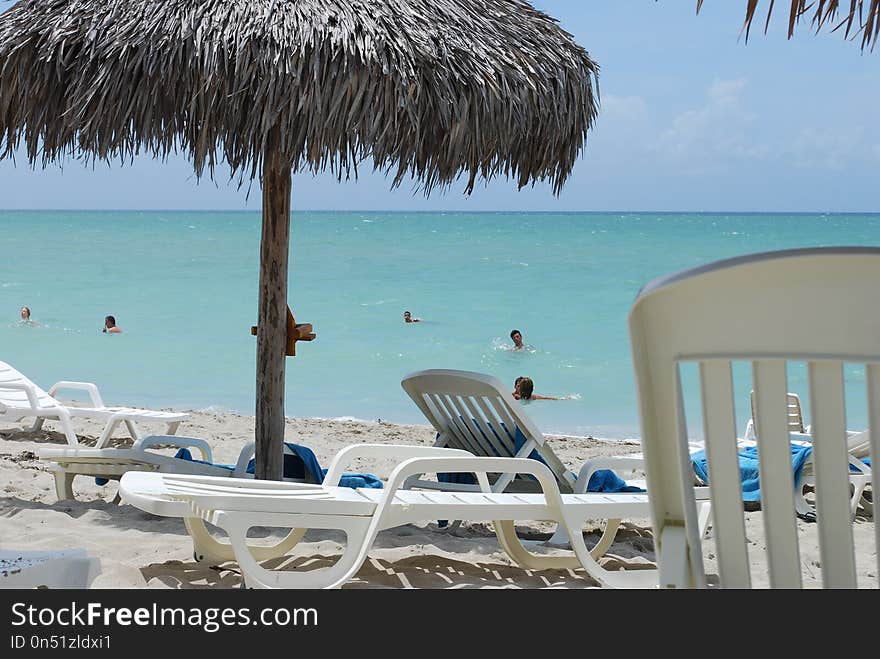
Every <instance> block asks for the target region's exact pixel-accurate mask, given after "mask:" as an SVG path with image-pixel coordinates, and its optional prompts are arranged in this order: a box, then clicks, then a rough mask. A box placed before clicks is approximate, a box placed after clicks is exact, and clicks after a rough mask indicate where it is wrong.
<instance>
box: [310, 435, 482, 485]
mask: <svg viewBox="0 0 880 659" xmlns="http://www.w3.org/2000/svg"><path fill="white" fill-rule="evenodd" d="M451 456H461V457H465V456H466V457H471V458H473V457H474V455H473V453H469V452H468V451H462V450H461V449H455V448H438V447H436V446H407V445H401V444H353V445H351V446H346V447H345V448H344V449H342V450H341V451H339V453H337V454H336V456H335V457H334V458H333V461H332V462H331V463H330V467H329V468H328V469H327V475H326V476H325V477H324V485H338V484H339V480H340V479H341V478H342V474H343V473H344V472H345V470H346V469H347V468H348V467H349V465H350V464H351V462H352V460H354V459H355V458H363V457H374V458H398V459H407V458H426V457H438V458H439V457H451ZM422 473H424V472H422ZM429 473H430V472H429Z"/></svg>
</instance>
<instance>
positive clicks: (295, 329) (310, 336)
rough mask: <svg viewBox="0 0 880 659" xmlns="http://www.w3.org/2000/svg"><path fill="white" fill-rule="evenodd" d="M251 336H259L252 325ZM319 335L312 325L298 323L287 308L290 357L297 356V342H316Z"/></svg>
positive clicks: (255, 327) (288, 353)
mask: <svg viewBox="0 0 880 659" xmlns="http://www.w3.org/2000/svg"><path fill="white" fill-rule="evenodd" d="M251 334H253V335H254V336H256V335H257V326H256V325H251ZM316 338H317V335H316V334H315V333H314V332H313V331H312V324H311V323H297V322H296V320H294V318H293V312H292V311H291V310H290V307H289V306H288V307H287V351H286V354H287V356H288V357H295V356H296V342H297V341H314V340H315V339H316Z"/></svg>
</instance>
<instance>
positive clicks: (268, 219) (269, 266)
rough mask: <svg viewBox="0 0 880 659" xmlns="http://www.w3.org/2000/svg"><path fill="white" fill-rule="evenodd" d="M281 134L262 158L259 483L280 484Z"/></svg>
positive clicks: (284, 206)
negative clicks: (260, 481) (263, 480)
mask: <svg viewBox="0 0 880 659" xmlns="http://www.w3.org/2000/svg"><path fill="white" fill-rule="evenodd" d="M278 137H279V136H278V130H277V128H276V129H273V130H272V131H271V132H270V134H269V136H268V138H267V141H266V150H265V152H264V158H263V232H262V237H261V240H260V299H259V313H258V316H257V402H256V429H255V440H256V456H255V459H256V477H257V478H263V479H271V480H281V476H282V460H283V444H284V369H285V361H286V355H285V353H286V348H287V263H288V250H289V248H290V192H291V173H290V170H291V164H290V162H289V161H288V160H287V159H286V158H284V157H283V156H282V154H281V152H280V149H279V139H278Z"/></svg>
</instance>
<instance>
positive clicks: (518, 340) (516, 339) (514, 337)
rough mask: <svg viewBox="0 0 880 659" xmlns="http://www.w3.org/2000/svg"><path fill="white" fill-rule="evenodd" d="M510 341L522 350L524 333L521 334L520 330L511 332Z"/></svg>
mask: <svg viewBox="0 0 880 659" xmlns="http://www.w3.org/2000/svg"><path fill="white" fill-rule="evenodd" d="M510 340H511V341H513V345H514V346H516V347H517V348H522V346H523V340H522V332H520V331H519V330H518V329H515V330H510Z"/></svg>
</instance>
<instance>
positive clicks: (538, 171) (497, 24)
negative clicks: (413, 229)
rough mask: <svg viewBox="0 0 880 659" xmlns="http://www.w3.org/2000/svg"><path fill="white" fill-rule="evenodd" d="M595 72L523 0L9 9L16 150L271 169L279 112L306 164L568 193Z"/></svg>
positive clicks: (296, 163)
mask: <svg viewBox="0 0 880 659" xmlns="http://www.w3.org/2000/svg"><path fill="white" fill-rule="evenodd" d="M597 72H598V67H597V65H596V64H595V62H594V61H593V60H592V59H590V57H589V55H588V54H587V52H586V51H585V50H584V49H583V48H581V47H580V46H578V45H577V44H576V43H575V42H574V40H573V39H572V37H571V35H569V34H568V33H567V32H565V31H564V30H562V29H561V28H560V27H559V26H558V25H557V24H556V22H555V20H553V19H552V18H550V17H549V16H547V15H546V14H544V13H542V12H540V11H537V10H536V9H534V8H533V7H532V6H531V5H529V4H528V3H527V2H525V1H524V0H248V1H244V0H165V1H163V0H91V1H89V0H22V1H21V2H19V3H18V4H16V5H15V6H13V7H12V8H10V9H9V10H8V11H7V12H5V13H4V14H2V15H0V157H2V156H9V155H11V154H12V152H13V151H14V150H15V149H16V148H17V147H18V145H19V143H20V142H21V141H23V142H24V144H25V145H26V147H27V153H28V157H29V158H30V159H31V161H32V162H36V161H38V160H42V161H43V163H44V164H45V163H47V162H50V161H53V160H56V159H58V158H59V157H62V156H66V155H70V154H78V155H81V156H84V157H86V158H99V159H111V158H122V159H125V160H127V159H130V158H131V157H133V156H134V155H136V154H138V153H139V152H142V151H145V152H148V153H151V154H152V155H154V156H166V155H168V154H169V153H171V152H173V151H175V150H178V149H179V150H182V151H183V152H184V153H186V154H187V155H188V156H189V157H190V158H191V159H192V161H193V164H194V166H195V170H196V173H197V174H199V175H201V174H202V173H203V172H204V170H205V168H207V169H208V170H209V173H210V174H212V175H213V171H214V167H215V165H216V164H217V162H218V161H219V159H220V156H221V155H222V157H223V158H224V159H225V161H226V162H227V163H228V164H229V165H230V166H231V168H232V170H233V172H237V173H239V174H247V173H249V174H250V175H251V176H255V175H257V174H258V172H259V171H260V167H261V160H262V158H263V153H264V150H265V147H266V140H267V135H268V133H269V129H270V128H273V127H275V128H277V129H278V131H279V132H278V140H279V144H280V150H281V152H282V153H283V154H284V156H285V157H286V158H287V159H289V160H290V162H291V163H292V167H293V169H294V171H296V170H299V169H303V168H305V169H309V170H312V171H316V172H317V171H321V170H324V169H326V168H330V169H331V170H333V171H335V172H336V173H337V175H338V176H339V177H340V178H342V177H348V176H349V175H350V174H351V173H352V172H354V173H355V174H356V170H355V169H354V168H355V167H356V165H357V163H358V162H359V161H360V160H362V159H372V160H373V161H374V163H375V165H376V167H377V168H379V169H382V170H385V171H390V172H391V173H392V174H393V176H394V183H395V184H397V183H399V182H400V181H401V180H402V179H404V178H405V177H406V176H407V175H412V176H414V177H415V178H416V180H417V181H419V183H420V184H421V186H422V187H423V189H424V190H425V191H426V192H429V191H430V190H431V189H432V188H434V187H436V186H437V185H440V184H446V183H449V182H451V181H454V180H455V179H456V178H457V177H458V176H460V175H462V174H465V175H466V177H467V190H468V191H470V190H471V189H472V188H473V185H474V182H475V180H476V179H477V177H480V176H481V177H484V178H486V179H489V178H491V177H493V176H495V175H497V174H506V175H508V176H512V177H513V178H515V180H516V181H517V183H518V184H519V186H520V187H522V186H525V185H527V184H529V183H534V182H535V181H542V180H548V181H549V182H550V184H551V185H552V187H553V190H554V191H555V192H558V191H559V190H560V188H561V186H562V184H563V183H564V181H565V179H566V177H567V176H568V174H569V172H570V170H571V167H572V165H573V164H574V162H575V160H576V159H577V157H578V155H579V153H580V151H581V149H582V147H583V143H584V140H585V139H586V135H587V130H588V129H589V128H590V126H591V125H592V122H593V120H594V118H595V117H596V111H597V108H596V98H595V92H596V89H595V86H596V76H597Z"/></svg>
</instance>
